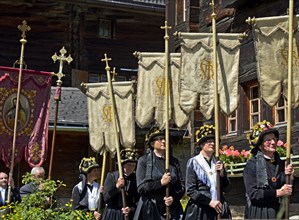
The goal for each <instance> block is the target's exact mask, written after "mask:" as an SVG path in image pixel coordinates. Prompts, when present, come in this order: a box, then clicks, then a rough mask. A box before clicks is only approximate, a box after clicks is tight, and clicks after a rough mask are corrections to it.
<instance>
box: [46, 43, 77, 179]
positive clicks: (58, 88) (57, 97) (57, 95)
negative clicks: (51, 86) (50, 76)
mask: <svg viewBox="0 0 299 220" xmlns="http://www.w3.org/2000/svg"><path fill="white" fill-rule="evenodd" d="M66 53H67V51H66V50H65V49H64V47H62V49H61V50H60V55H59V56H57V54H56V53H55V54H54V55H53V56H52V60H53V61H54V63H55V62H56V61H57V60H58V61H59V71H58V73H54V75H55V76H57V78H58V80H57V81H56V85H57V86H56V92H55V96H54V99H55V102H56V108H55V118H54V128H53V136H52V148H51V155H50V163H49V174H48V179H49V180H50V179H51V174H52V166H53V156H54V147H55V138H56V127H57V120H58V107H59V101H60V100H61V85H62V80H61V79H62V77H64V74H63V73H62V70H63V63H64V62H68V64H70V63H71V62H72V61H73V58H72V57H71V55H69V56H68V57H65V54H66Z"/></svg>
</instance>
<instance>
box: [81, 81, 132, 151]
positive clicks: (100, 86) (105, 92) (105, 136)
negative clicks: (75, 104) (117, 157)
mask: <svg viewBox="0 0 299 220" xmlns="http://www.w3.org/2000/svg"><path fill="white" fill-rule="evenodd" d="M112 85H113V91H114V97H115V110H116V121H117V129H118V132H119V138H120V140H119V141H120V143H121V145H122V146H123V147H124V148H125V147H131V148H132V147H133V146H134V145H135V123H134V117H133V115H134V113H133V93H134V89H133V85H134V83H133V82H131V81H130V82H112ZM85 86H86V96H87V107H88V124H89V139H90V145H91V147H92V149H93V150H94V151H96V152H99V153H103V152H104V150H105V149H106V150H108V151H109V152H110V153H112V154H115V152H116V148H115V135H114V134H115V133H114V126H113V120H112V119H113V118H112V117H113V112H112V103H111V99H110V95H109V87H108V83H86V84H85Z"/></svg>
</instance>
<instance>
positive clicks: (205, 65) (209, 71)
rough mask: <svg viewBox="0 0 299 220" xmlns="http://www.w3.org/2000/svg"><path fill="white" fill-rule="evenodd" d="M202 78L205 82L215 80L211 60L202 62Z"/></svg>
mask: <svg viewBox="0 0 299 220" xmlns="http://www.w3.org/2000/svg"><path fill="white" fill-rule="evenodd" d="M200 70H201V72H202V74H201V78H202V79H203V80H210V79H214V71H213V64H212V61H211V60H207V59H204V60H202V61H201V62H200Z"/></svg>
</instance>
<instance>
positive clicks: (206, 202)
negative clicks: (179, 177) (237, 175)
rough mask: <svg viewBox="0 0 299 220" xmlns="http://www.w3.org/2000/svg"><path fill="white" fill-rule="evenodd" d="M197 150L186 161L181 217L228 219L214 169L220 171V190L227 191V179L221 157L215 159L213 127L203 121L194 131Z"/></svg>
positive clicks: (226, 208) (228, 210)
mask: <svg viewBox="0 0 299 220" xmlns="http://www.w3.org/2000/svg"><path fill="white" fill-rule="evenodd" d="M196 142H197V144H198V146H199V150H200V152H199V154H198V155H196V156H195V157H192V158H191V159H189V160H188V162H187V168H186V192H187V195H188V196H189V197H190V200H189V202H188V205H187V207H186V211H185V217H184V219H185V220H197V219H201V220H213V219H217V217H218V214H219V215H220V216H221V219H231V213H230V209H229V207H228V204H227V202H226V201H225V199H224V198H223V197H221V198H218V195H217V188H216V187H217V182H216V181H217V180H216V179H217V178H216V175H217V171H219V172H220V190H221V192H227V191H228V190H229V188H230V181H229V179H228V178H227V175H226V172H225V170H224V167H223V163H222V162H221V161H216V158H215V157H214V153H215V128H214V127H213V125H203V126H201V127H200V128H199V130H197V131H196Z"/></svg>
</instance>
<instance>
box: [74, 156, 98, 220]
mask: <svg viewBox="0 0 299 220" xmlns="http://www.w3.org/2000/svg"><path fill="white" fill-rule="evenodd" d="M99 167H100V166H99V165H98V164H97V162H96V160H95V158H94V157H90V158H85V157H84V158H83V159H82V160H81V163H80V165H79V171H80V177H79V178H80V179H81V181H80V182H79V183H78V184H77V185H76V186H75V187H74V188H73V191H72V200H73V202H72V207H73V209H74V210H82V211H83V212H91V213H93V216H94V219H96V220H99V219H101V213H99V212H98V211H97V208H98V201H99V195H100V185H99V184H98V183H97V182H96V180H97V179H98V177H99V176H100V172H99V169H98V168H99Z"/></svg>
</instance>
